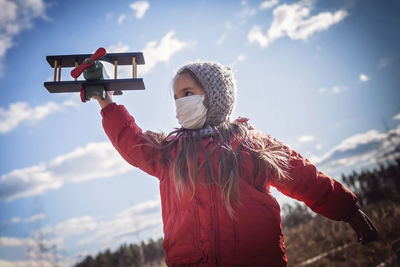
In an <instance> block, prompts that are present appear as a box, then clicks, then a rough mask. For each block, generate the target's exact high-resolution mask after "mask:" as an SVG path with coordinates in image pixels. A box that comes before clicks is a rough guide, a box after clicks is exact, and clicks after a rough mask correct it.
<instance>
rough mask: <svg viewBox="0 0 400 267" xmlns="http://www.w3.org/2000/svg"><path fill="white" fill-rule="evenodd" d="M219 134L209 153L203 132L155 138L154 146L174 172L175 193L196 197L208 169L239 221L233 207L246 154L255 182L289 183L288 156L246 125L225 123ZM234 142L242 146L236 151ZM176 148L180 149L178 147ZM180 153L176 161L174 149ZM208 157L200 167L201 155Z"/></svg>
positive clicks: (208, 175) (217, 129)
mask: <svg viewBox="0 0 400 267" xmlns="http://www.w3.org/2000/svg"><path fill="white" fill-rule="evenodd" d="M214 132H215V134H214V135H212V136H211V137H207V138H211V139H212V140H213V143H214V144H215V147H214V148H213V149H212V151H211V153H209V152H208V151H207V150H206V149H205V148H204V147H203V146H202V143H201V142H202V137H201V134H200V132H199V130H188V129H184V128H181V129H178V130H175V131H173V132H171V133H170V134H169V135H167V136H165V135H158V134H155V135H153V138H152V143H153V144H152V145H153V146H157V147H158V148H159V149H161V151H162V153H163V155H164V156H163V163H164V164H165V165H166V166H168V167H169V168H170V173H171V176H172V179H174V184H175V190H176V193H177V195H178V197H180V196H181V195H182V193H183V191H185V190H191V191H192V197H194V195H195V191H196V183H197V182H198V181H199V172H200V170H201V169H202V168H204V174H205V176H206V177H204V178H205V179H204V180H206V181H211V182H212V183H213V184H217V185H218V186H219V187H220V188H221V194H222V199H223V201H224V204H225V207H226V209H227V212H228V214H229V215H230V216H231V218H234V217H235V211H234V209H233V204H234V203H236V204H239V205H240V204H241V203H240V190H239V179H241V177H242V175H243V174H242V171H241V170H242V166H241V164H242V157H243V155H244V154H245V153H248V154H249V155H250V156H251V159H252V161H253V164H254V173H253V174H252V177H253V179H254V180H255V179H256V178H257V177H258V176H259V175H260V174H264V177H265V179H266V180H265V182H267V180H268V179H277V180H282V179H289V175H288V170H289V167H288V160H287V159H288V153H287V151H286V150H284V149H282V146H281V145H280V144H279V143H275V142H273V140H272V141H271V140H265V139H260V138H254V137H253V136H252V134H251V131H250V129H249V128H248V127H247V125H246V124H243V123H240V122H232V123H224V124H221V125H219V126H218V127H214ZM232 142H238V144H239V146H238V148H237V149H233V147H232ZM175 146H176V147H175ZM173 148H175V149H177V152H176V157H174V158H172V157H171V151H172V149H173ZM200 153H202V154H203V156H204V159H205V160H204V162H203V163H202V164H200V163H199V154H200ZM213 153H221V154H220V155H219V158H218V169H217V170H218V171H217V173H215V171H214V168H213V164H212V161H211V158H212V154H213Z"/></svg>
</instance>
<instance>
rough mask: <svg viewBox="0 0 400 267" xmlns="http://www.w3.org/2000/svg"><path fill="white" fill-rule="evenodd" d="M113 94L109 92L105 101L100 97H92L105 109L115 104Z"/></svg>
mask: <svg viewBox="0 0 400 267" xmlns="http://www.w3.org/2000/svg"><path fill="white" fill-rule="evenodd" d="M113 94H114V91H107V92H106V99H105V100H103V99H101V97H100V96H92V98H93V99H96V100H97V101H98V102H99V105H100V107H101V108H102V109H103V108H104V107H105V106H107V105H108V104H111V103H114V101H113V100H112V95H113Z"/></svg>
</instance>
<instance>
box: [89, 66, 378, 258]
mask: <svg viewBox="0 0 400 267" xmlns="http://www.w3.org/2000/svg"><path fill="white" fill-rule="evenodd" d="M173 92H174V98H175V104H176V113H177V115H176V116H177V119H178V121H179V123H180V124H181V125H182V128H180V129H178V130H176V131H173V132H172V133H170V134H169V135H167V136H165V135H162V134H157V133H153V132H149V131H148V132H143V131H142V130H141V129H140V128H139V126H138V125H137V124H136V123H135V120H134V118H133V117H132V116H131V115H130V114H129V113H128V111H127V110H126V109H125V107H124V106H122V105H117V104H116V103H114V102H113V100H112V97H111V95H112V92H109V93H108V95H107V97H106V99H105V100H104V101H103V100H101V99H100V98H99V97H94V98H96V99H97V100H98V102H99V104H100V106H101V108H102V110H101V114H102V116H103V127H104V130H105V132H106V134H107V135H108V137H109V138H110V140H111V142H112V144H113V145H114V147H115V148H116V149H117V150H118V152H119V153H120V154H121V155H122V157H123V158H124V159H125V160H126V161H127V162H129V163H130V164H132V165H133V166H136V167H138V168H140V169H142V170H143V171H145V172H147V173H148V174H150V175H153V176H155V177H157V178H158V179H159V181H160V194H161V204H162V218H163V225H164V228H163V230H164V243H163V248H164V250H165V260H166V263H167V264H168V265H169V266H287V258H286V254H285V246H284V241H283V235H282V230H281V218H280V208H279V205H278V203H277V201H276V200H275V198H274V197H273V196H272V195H271V194H270V192H269V188H270V186H274V187H276V188H277V189H278V190H279V191H281V192H282V193H284V194H285V195H287V196H290V197H292V198H295V199H297V200H300V201H303V202H304V203H305V204H306V205H307V206H309V207H310V208H311V209H312V210H313V211H315V212H317V213H319V214H322V215H324V216H326V217H328V218H330V219H333V220H342V221H345V222H349V223H350V225H351V226H352V227H353V229H354V230H355V232H356V233H357V236H358V240H359V241H361V242H362V243H363V244H364V243H366V242H369V241H372V240H374V239H375V238H376V237H377V232H376V229H375V227H374V225H373V224H372V222H371V221H370V220H369V218H368V217H367V216H366V215H365V214H364V213H363V212H362V211H361V210H360V208H359V206H358V204H357V197H356V196H355V195H354V194H353V193H352V192H351V191H349V190H348V189H347V188H345V187H344V186H343V185H341V184H340V183H338V182H337V181H335V180H333V179H332V178H330V177H328V176H327V175H326V174H324V173H322V172H320V171H318V170H317V169H316V167H315V166H314V165H313V164H312V163H311V162H310V161H308V160H307V159H304V158H303V157H302V156H301V155H300V154H299V153H297V152H296V151H294V150H293V149H292V148H290V147H289V146H287V145H285V144H284V143H282V142H280V141H278V140H276V139H275V138H273V137H272V136H271V135H267V134H263V133H261V132H258V131H256V130H254V129H253V128H252V127H251V126H250V125H249V124H248V123H247V119H243V118H239V119H237V120H235V121H230V115H231V112H232V109H233V107H234V105H235V101H236V82H235V79H234V77H233V72H232V70H231V69H230V68H229V67H225V66H223V65H221V64H219V63H216V62H196V63H191V64H187V65H185V66H183V67H182V68H181V69H180V70H179V71H178V72H177V74H176V76H175V78H174V80H173Z"/></svg>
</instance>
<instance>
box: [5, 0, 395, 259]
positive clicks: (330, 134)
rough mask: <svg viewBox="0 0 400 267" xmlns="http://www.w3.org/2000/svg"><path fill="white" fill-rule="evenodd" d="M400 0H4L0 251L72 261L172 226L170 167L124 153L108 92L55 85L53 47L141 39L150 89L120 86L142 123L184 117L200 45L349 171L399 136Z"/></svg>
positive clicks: (266, 109) (260, 121) (250, 101)
mask: <svg viewBox="0 0 400 267" xmlns="http://www.w3.org/2000/svg"><path fill="white" fill-rule="evenodd" d="M399 7H400V4H399V2H398V1H385V2H384V4H383V2H381V1H372V0H368V1H356V0H347V1H344V0H343V1H321V0H320V1H316V0H315V1H311V0H310V1H308V0H306V1H284V0H270V1H240V0H238V1H206V0H204V1H168V3H167V1H133V0H129V1H113V2H111V1H105V0H104V1H56V0H53V1H49V0H31V1H22V0H15V1H10V0H0V10H1V11H0V81H1V82H0V84H1V85H0V90H1V91H2V97H1V98H0V145H1V152H0V157H1V160H0V265H2V266H3V265H4V266H35V265H37V266H46V265H49V266H50V265H51V263H54V262H58V263H59V264H62V265H66V266H69V265H71V264H73V263H74V262H76V260H79V259H81V258H82V257H83V256H85V255H86V254H87V253H90V254H96V253H97V252H98V251H100V250H104V249H105V248H111V249H115V248H117V247H118V246H119V245H120V244H122V243H131V242H140V241H141V240H143V239H144V240H147V239H148V238H150V237H152V238H158V237H161V236H162V222H161V208H160V200H159V196H158V193H159V189H158V183H157V179H155V178H154V177H151V176H148V175H147V174H144V173H142V172H141V171H139V170H137V169H135V168H133V167H131V166H129V165H128V164H127V163H125V162H124V161H123V160H122V158H121V157H120V156H119V155H118V154H117V152H116V151H115V150H114V148H113V147H112V146H111V144H110V142H109V140H108V139H107V136H106V135H105V133H104V131H103V129H102V125H101V115H100V108H99V106H98V104H97V103H96V102H94V101H89V102H88V103H81V102H80V98H79V94H50V93H48V91H47V90H46V89H45V88H44V87H43V82H45V81H48V80H51V79H52V75H53V71H52V69H51V68H50V67H49V65H48V64H47V62H46V60H45V58H46V56H47V55H55V54H80V53H85V54H86V53H93V52H94V51H95V50H96V49H97V48H98V47H105V48H106V49H107V51H108V52H143V53H144V57H145V61H146V64H145V65H144V66H139V68H138V76H139V77H143V79H144V82H145V85H146V90H144V91H131V92H125V93H124V95H123V96H116V97H115V101H116V102H117V103H119V104H123V105H125V106H126V107H127V109H128V110H129V111H130V112H131V114H132V115H133V116H134V117H135V118H136V120H137V123H138V124H139V125H140V126H141V127H142V128H143V129H146V130H147V129H149V130H153V131H165V132H169V131H171V130H172V129H173V128H174V127H177V126H178V124H177V121H176V119H175V107H174V102H173V97H172V94H171V93H170V90H171V79H172V77H173V75H174V73H175V71H176V70H177V69H178V68H179V67H180V66H182V65H183V64H185V63H188V62H191V61H194V60H213V61H219V62H221V63H222V64H225V65H228V64H229V65H231V66H233V69H234V71H235V76H236V79H237V85H238V92H237V93H238V101H237V105H236V108H235V110H234V114H233V117H237V116H243V117H248V118H250V122H251V123H252V124H253V125H254V126H255V128H257V129H259V130H261V131H263V132H266V133H269V134H272V135H273V136H274V137H276V138H277V139H278V140H281V141H283V142H285V143H287V144H289V145H290V146H292V147H293V148H294V149H296V150H297V151H298V152H300V153H301V154H302V155H303V156H304V157H307V158H309V159H310V160H311V161H313V162H314V163H315V164H316V165H317V166H318V168H319V170H321V171H323V172H325V173H327V174H328V175H330V176H332V177H333V178H335V179H338V180H340V175H341V174H342V173H348V172H349V171H351V170H360V169H365V168H372V167H373V166H375V165H376V164H378V163H379V162H382V161H383V160H386V158H383V157H382V155H383V154H384V153H386V154H389V155H391V156H394V155H395V153H394V147H395V146H396V145H398V144H399V143H400V138H399V135H400V102H399V99H400V92H399V84H400V83H399V80H400V52H399V51H398V43H399V42H400V36H399V33H398V28H399V26H400V18H399V16H398V15H397V14H398V11H399ZM106 68H107V69H110V66H106ZM69 71H70V69H64V70H63V71H62V79H63V80H70V79H71V78H70V77H69ZM130 72H131V70H130V69H129V68H128V67H126V68H120V69H119V74H118V75H119V77H129V74H130ZM389 136H390V137H391V139H390V140H389V141H388V137H389ZM274 194H275V195H276V197H277V199H278V201H279V202H280V203H286V202H290V200H289V199H288V198H286V197H284V196H282V195H280V194H279V193H277V192H276V191H274ZM40 244H41V245H44V246H45V247H47V248H51V247H52V248H53V249H51V250H50V251H47V252H44V251H40V249H39V245H40Z"/></svg>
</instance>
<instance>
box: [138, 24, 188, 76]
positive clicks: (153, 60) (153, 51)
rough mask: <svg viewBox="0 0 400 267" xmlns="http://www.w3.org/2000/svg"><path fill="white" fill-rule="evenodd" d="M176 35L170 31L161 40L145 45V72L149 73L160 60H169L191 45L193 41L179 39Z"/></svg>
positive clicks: (143, 69) (143, 70)
mask: <svg viewBox="0 0 400 267" xmlns="http://www.w3.org/2000/svg"><path fill="white" fill-rule="evenodd" d="M174 35H175V32H174V31H170V32H168V33H167V34H165V35H164V36H163V38H162V39H161V41H160V42H157V41H150V42H148V43H147V44H146V45H145V47H144V48H143V54H144V55H146V58H145V60H146V64H145V65H144V66H143V68H142V72H143V73H148V72H149V71H150V70H151V69H153V68H154V67H155V66H156V65H157V64H158V63H160V62H169V60H170V58H171V57H172V56H173V55H175V54H176V53H178V52H180V51H182V50H183V49H185V48H187V47H189V46H190V45H191V43H188V42H183V41H180V40H178V39H177V38H175V37H174Z"/></svg>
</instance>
